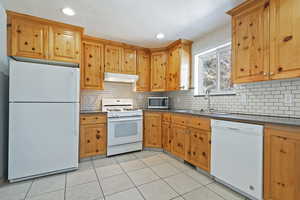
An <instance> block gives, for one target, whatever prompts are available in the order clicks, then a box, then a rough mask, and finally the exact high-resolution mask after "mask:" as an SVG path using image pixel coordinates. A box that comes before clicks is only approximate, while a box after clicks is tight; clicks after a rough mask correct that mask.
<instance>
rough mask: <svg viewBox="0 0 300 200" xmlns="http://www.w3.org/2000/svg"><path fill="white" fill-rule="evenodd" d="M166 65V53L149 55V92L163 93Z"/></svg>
mask: <svg viewBox="0 0 300 200" xmlns="http://www.w3.org/2000/svg"><path fill="white" fill-rule="evenodd" d="M167 65H168V54H167V52H165V51H164V52H155V53H152V54H151V91H156V92H159V91H160V92H161V91H165V89H166V69H167Z"/></svg>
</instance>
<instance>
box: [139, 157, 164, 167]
mask: <svg viewBox="0 0 300 200" xmlns="http://www.w3.org/2000/svg"><path fill="white" fill-rule="evenodd" d="M142 161H143V162H144V163H146V165H148V166H150V167H151V166H155V165H159V164H162V163H165V162H167V161H166V160H164V159H162V158H161V157H159V156H158V155H155V156H151V157H147V158H143V159H142Z"/></svg>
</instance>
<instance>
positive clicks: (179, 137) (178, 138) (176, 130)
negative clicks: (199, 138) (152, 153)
mask: <svg viewBox="0 0 300 200" xmlns="http://www.w3.org/2000/svg"><path fill="white" fill-rule="evenodd" d="M187 134H188V132H187V128H186V127H185V126H182V125H177V124H172V135H173V141H172V153H173V154H174V155H176V156H178V157H179V158H181V159H185V152H186V148H187V147H186V142H185V138H186V135H187Z"/></svg>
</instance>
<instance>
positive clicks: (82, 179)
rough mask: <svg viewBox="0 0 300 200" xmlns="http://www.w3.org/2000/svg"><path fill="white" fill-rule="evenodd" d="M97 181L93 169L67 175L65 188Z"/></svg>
mask: <svg viewBox="0 0 300 200" xmlns="http://www.w3.org/2000/svg"><path fill="white" fill-rule="evenodd" d="M96 180H97V176H96V173H95V170H94V169H90V170H85V171H80V170H79V171H75V172H70V173H68V174H67V187H71V186H74V185H80V184H83V183H89V182H93V181H96Z"/></svg>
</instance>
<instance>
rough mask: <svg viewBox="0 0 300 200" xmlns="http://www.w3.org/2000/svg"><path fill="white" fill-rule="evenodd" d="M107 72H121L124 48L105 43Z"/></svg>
mask: <svg viewBox="0 0 300 200" xmlns="http://www.w3.org/2000/svg"><path fill="white" fill-rule="evenodd" d="M104 54H105V72H112V73H121V70H122V48H121V47H118V46H112V45H105V52H104Z"/></svg>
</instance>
